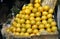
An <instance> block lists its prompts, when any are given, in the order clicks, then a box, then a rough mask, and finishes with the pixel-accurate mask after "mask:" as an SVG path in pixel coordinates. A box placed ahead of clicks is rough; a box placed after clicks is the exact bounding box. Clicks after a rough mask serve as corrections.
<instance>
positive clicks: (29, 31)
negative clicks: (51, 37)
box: [6, 0, 57, 36]
mask: <svg viewBox="0 0 60 39" xmlns="http://www.w3.org/2000/svg"><path fill="white" fill-rule="evenodd" d="M53 16H54V9H52V8H50V7H49V6H48V5H46V6H41V0H35V2H34V5H33V4H32V3H29V4H27V5H26V6H23V7H22V10H21V11H20V12H19V13H18V14H17V15H16V17H15V18H14V21H13V22H12V23H11V26H10V27H9V28H7V30H6V31H7V32H8V33H9V32H11V33H12V34H13V35H16V36H33V35H40V34H41V32H42V31H44V30H45V31H46V32H48V33H54V32H56V31H57V26H56V25H57V24H56V22H55V20H54V18H53Z"/></svg>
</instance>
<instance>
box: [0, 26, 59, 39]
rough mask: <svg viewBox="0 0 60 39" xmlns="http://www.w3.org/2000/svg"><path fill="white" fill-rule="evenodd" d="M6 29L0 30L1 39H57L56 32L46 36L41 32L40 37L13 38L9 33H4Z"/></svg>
mask: <svg viewBox="0 0 60 39" xmlns="http://www.w3.org/2000/svg"><path fill="white" fill-rule="evenodd" d="M6 28H8V27H5V28H3V29H2V30H1V32H2V35H3V39H58V32H57V31H56V32H55V33H48V34H47V32H42V33H41V35H38V36H29V37H21V36H14V35H13V34H11V33H7V32H5V30H6Z"/></svg>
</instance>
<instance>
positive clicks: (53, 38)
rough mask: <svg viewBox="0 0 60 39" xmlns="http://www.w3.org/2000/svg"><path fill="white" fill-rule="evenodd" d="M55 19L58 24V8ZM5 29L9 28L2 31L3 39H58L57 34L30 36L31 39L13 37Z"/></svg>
mask: <svg viewBox="0 0 60 39" xmlns="http://www.w3.org/2000/svg"><path fill="white" fill-rule="evenodd" d="M53 17H54V19H55V21H56V22H57V6H56V8H55V12H54V16H53ZM57 27H58V25H57ZM5 28H7V27H6V26H5V27H4V30H2V35H3V39H58V33H55V34H41V35H39V36H30V37H19V36H13V35H12V34H9V33H6V32H5ZM44 33H45V32H44Z"/></svg>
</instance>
